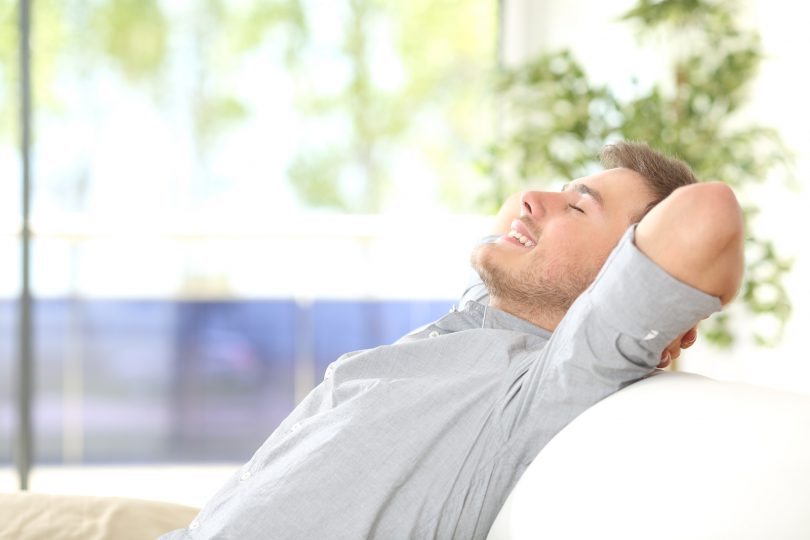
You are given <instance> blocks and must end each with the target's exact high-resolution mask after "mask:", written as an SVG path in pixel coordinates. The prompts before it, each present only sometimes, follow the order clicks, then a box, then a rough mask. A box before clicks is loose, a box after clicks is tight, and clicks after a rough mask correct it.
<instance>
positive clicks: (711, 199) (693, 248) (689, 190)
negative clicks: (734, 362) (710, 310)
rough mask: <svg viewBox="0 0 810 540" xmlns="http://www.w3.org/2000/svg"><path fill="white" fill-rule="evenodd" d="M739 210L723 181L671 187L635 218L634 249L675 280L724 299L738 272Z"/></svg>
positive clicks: (728, 298) (740, 259) (741, 229)
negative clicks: (647, 209)
mask: <svg viewBox="0 0 810 540" xmlns="http://www.w3.org/2000/svg"><path fill="white" fill-rule="evenodd" d="M743 237H744V227H743V218H742V211H741V210H740V205H739V203H738V202H737V198H736V197H735V196H734V192H733V191H732V190H731V188H729V187H728V186H727V185H725V184H722V183H720V182H710V183H704V184H693V185H689V186H685V187H682V188H679V189H677V190H675V191H674V192H673V193H672V194H671V195H670V196H669V197H667V198H666V199H665V200H664V201H662V202H661V203H660V204H659V205H658V206H656V207H655V208H653V209H652V210H651V211H650V213H649V214H647V215H646V216H645V217H644V219H642V220H641V223H639V225H638V228H637V229H636V236H635V243H636V246H637V247H638V249H639V250H640V251H641V252H642V253H644V254H645V255H646V256H647V257H649V258H650V259H652V260H653V261H654V262H655V263H656V264H658V265H659V266H660V267H661V268H663V269H664V270H666V271H667V273H669V274H670V275H672V276H673V277H675V278H676V279H678V280H680V281H682V282H684V283H686V284H688V285H691V286H693V287H695V288H696V289H699V290H701V291H703V292H705V293H708V294H711V295H713V296H716V297H718V298H720V301H721V302H722V303H723V304H724V305H725V304H727V303H729V302H730V301H731V300H732V299H733V298H734V296H735V295H736V294H737V291H738V290H739V288H740V282H741V281H742V274H743Z"/></svg>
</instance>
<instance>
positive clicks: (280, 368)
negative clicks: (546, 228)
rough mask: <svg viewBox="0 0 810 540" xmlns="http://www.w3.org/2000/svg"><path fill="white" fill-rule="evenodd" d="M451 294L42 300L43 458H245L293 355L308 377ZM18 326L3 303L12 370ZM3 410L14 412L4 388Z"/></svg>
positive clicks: (274, 406)
mask: <svg viewBox="0 0 810 540" xmlns="http://www.w3.org/2000/svg"><path fill="white" fill-rule="evenodd" d="M451 305H452V301H450V300H437V301H406V300H385V301H356V300H353V301H352V300H345V301H344V300H340V301H338V300H317V301H314V302H311V303H308V304H297V303H295V302H294V301H292V300H247V301H161V300H40V301H38V302H37V303H36V310H35V321H36V350H35V354H36V362H37V364H36V377H37V379H36V399H35V403H34V418H35V432H36V438H35V440H36V449H35V455H36V462H38V463H61V462H63V461H79V462H82V463H106V462H117V463H121V462H125V463H126V462H132V463H143V462H172V461H230V460H245V459H247V458H249V457H250V455H251V454H252V452H253V451H254V450H255V449H256V448H257V447H258V446H259V445H260V444H261V442H262V441H263V440H264V439H265V438H266V437H267V436H268V435H269V434H270V433H271V432H272V431H273V429H274V428H275V427H276V426H277V425H278V423H279V422H280V421H281V420H282V419H283V418H284V417H285V416H286V415H287V414H288V413H289V412H290V411H291V410H292V408H293V406H294V401H295V393H294V386H295V371H296V363H307V365H309V366H314V373H315V376H314V378H313V380H312V381H311V385H312V387H314V386H315V385H317V384H318V382H319V381H320V379H321V377H322V374H323V371H324V370H325V368H326V366H327V365H328V364H329V363H330V362H332V361H334V360H335V359H337V358H338V357H339V356H340V355H341V354H343V353H346V352H349V351H353V350H358V349H365V348H370V347H375V346H378V345H383V344H387V343H391V342H393V341H395V340H396V339H398V338H399V337H401V336H402V335H404V334H406V333H408V332H409V331H410V330H412V329H414V328H416V327H418V326H421V325H423V324H425V323H428V322H430V321H432V320H435V319H437V318H439V317H441V316H442V315H443V314H445V313H446V312H447V310H448V309H449V308H450V306H451ZM15 338H16V303H15V302H14V301H10V300H7V301H3V302H0V373H9V374H12V373H14V371H15V369H14V365H15V363H16V358H15V356H14V355H15V351H16V346H15V342H14V340H15ZM7 386H8V385H7ZM11 386H12V387H13V385H11ZM2 409H5V410H4V411H3V410H2ZM0 414H2V418H5V419H6V420H5V421H4V423H6V424H8V423H9V419H13V414H14V413H13V403H12V399H10V396H4V399H2V400H0ZM11 423H12V424H13V420H11ZM9 428H11V429H9ZM2 431H5V432H6V433H12V432H13V425H11V426H8V425H7V426H5V427H4V428H3V429H1V430H0V433H2ZM3 435H5V434H3ZM3 438H5V437H3ZM7 446H8V447H7ZM10 447H11V445H2V446H0V461H8V460H10V459H11V458H10V456H9V455H8V452H10ZM3 454H6V455H3Z"/></svg>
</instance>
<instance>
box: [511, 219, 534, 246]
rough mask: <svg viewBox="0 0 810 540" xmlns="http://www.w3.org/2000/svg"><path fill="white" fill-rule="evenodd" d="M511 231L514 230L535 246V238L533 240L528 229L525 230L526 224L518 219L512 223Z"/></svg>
mask: <svg viewBox="0 0 810 540" xmlns="http://www.w3.org/2000/svg"><path fill="white" fill-rule="evenodd" d="M512 229H514V230H516V231H517V232H519V233H520V234H522V235H523V236H525V237H526V238H528V239H529V240H531V241H532V242H534V243H535V245H537V238H535V237H534V235H533V234H531V233H530V232H529V229H527V228H526V224H525V223H523V221H521V220H520V219H516V220H514V221H512Z"/></svg>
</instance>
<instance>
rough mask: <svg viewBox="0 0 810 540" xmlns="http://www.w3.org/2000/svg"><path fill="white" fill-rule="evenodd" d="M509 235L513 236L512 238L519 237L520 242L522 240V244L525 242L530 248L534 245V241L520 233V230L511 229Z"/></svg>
mask: <svg viewBox="0 0 810 540" xmlns="http://www.w3.org/2000/svg"><path fill="white" fill-rule="evenodd" d="M509 236H511V237H512V238H515V239H517V241H518V242H520V243H521V244H523V245H524V246H526V247H529V248H530V247H534V242H532V241H531V240H530V239H529V238H528V237H526V236H524V235H522V234H520V233H519V232H517V231H516V230H514V229H512V230H511V231H509Z"/></svg>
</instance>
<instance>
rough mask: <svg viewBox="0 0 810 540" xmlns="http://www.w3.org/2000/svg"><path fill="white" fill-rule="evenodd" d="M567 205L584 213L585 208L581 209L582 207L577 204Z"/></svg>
mask: <svg viewBox="0 0 810 540" xmlns="http://www.w3.org/2000/svg"><path fill="white" fill-rule="evenodd" d="M568 207H569V208H573V209H574V210H576V211H577V212H582V213H583V214H584V213H585V210H583V209H582V208H580V207H579V206H574V205H573V204H569V205H568Z"/></svg>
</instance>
